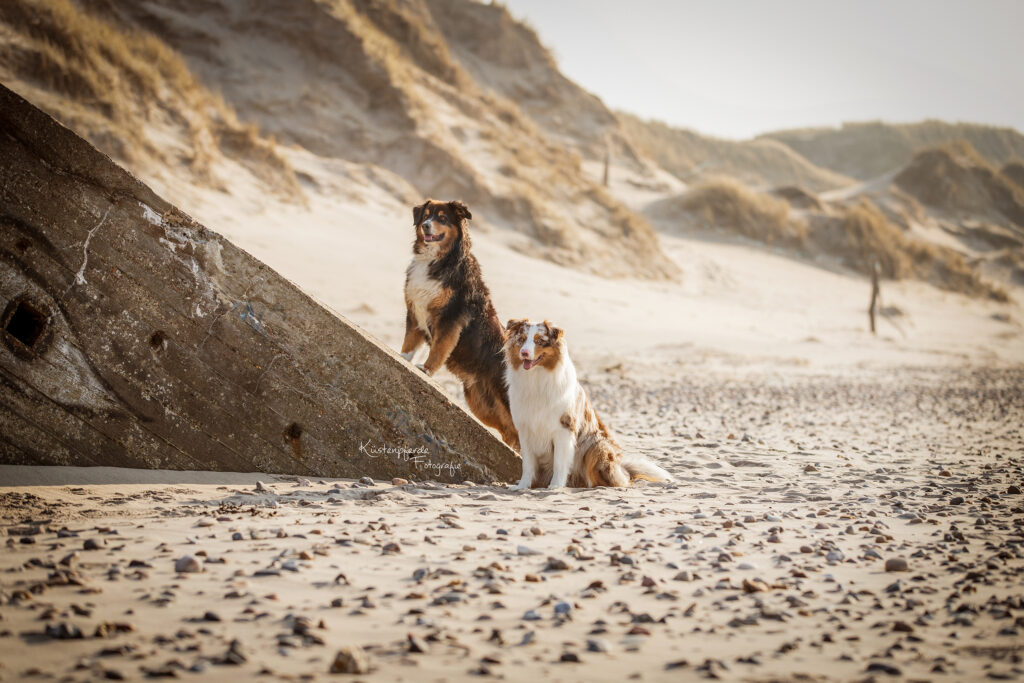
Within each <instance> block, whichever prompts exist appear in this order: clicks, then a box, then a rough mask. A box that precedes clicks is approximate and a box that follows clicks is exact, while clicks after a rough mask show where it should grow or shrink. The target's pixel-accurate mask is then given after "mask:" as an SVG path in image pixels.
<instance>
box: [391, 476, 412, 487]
mask: <svg viewBox="0 0 1024 683" xmlns="http://www.w3.org/2000/svg"><path fill="white" fill-rule="evenodd" d="M391 483H392V485H394V486H404V485H406V484H408V483H409V480H408V479H402V478H401V477H395V478H394V479H392V480H391Z"/></svg>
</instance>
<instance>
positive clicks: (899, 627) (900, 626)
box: [892, 621, 914, 633]
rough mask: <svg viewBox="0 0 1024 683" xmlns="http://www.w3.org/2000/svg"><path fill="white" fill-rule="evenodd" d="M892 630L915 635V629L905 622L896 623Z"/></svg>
mask: <svg viewBox="0 0 1024 683" xmlns="http://www.w3.org/2000/svg"><path fill="white" fill-rule="evenodd" d="M892 630H893V631H897V632H899V633H913V632H914V627H913V626H911V625H910V624H908V623H907V622H905V621H894V622H893V624H892Z"/></svg>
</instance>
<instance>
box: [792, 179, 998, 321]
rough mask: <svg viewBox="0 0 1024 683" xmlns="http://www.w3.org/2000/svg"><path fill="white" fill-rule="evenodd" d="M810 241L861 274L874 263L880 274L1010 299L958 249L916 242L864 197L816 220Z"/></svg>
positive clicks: (946, 288)
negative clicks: (830, 217)
mask: <svg viewBox="0 0 1024 683" xmlns="http://www.w3.org/2000/svg"><path fill="white" fill-rule="evenodd" d="M817 226H818V229H816V230H814V231H812V233H811V234H810V236H809V237H810V239H809V243H810V244H811V245H814V246H816V247H818V248H820V249H821V250H823V251H825V252H826V253H829V254H831V255H833V256H837V257H840V258H842V259H843V260H844V262H845V263H846V264H847V265H848V266H850V267H852V268H853V269H854V270H857V271H859V272H861V273H863V274H865V275H870V273H871V270H872V268H873V267H874V264H875V263H878V265H879V269H880V271H881V274H882V276H883V277H887V278H891V279H894V280H902V279H907V278H916V279H920V280H924V281H925V282H929V283H931V284H933V285H935V286H936V287H939V288H940V289H945V290H948V291H952V292H960V293H963V294H967V295H969V296H984V297H988V298H991V299H994V300H996V301H1007V300H1008V299H1009V297H1008V295H1007V293H1006V291H1005V290H1003V289H1001V288H1000V287H997V286H996V285H993V284H992V283H989V282H986V281H985V280H982V278H981V276H980V275H979V273H978V272H977V271H976V270H975V269H974V268H972V267H971V266H970V265H969V264H968V263H967V262H966V261H965V260H964V257H963V255H961V254H960V253H958V252H956V251H954V250H952V249H949V248H946V247H941V246H938V245H934V244H929V243H926V242H922V241H920V240H915V239H912V238H910V237H908V236H907V234H906V233H904V232H903V231H902V230H900V228H898V227H897V226H895V225H893V224H892V223H891V222H889V221H888V220H887V219H886V217H885V215H884V214H883V213H882V212H881V211H880V210H879V209H878V207H876V206H875V205H874V204H873V203H871V202H870V201H869V200H867V199H863V198H862V199H860V200H859V201H857V202H855V203H853V204H851V205H848V206H846V207H844V208H843V212H842V214H841V216H840V217H839V218H838V219H833V220H831V221H823V222H819V223H817Z"/></svg>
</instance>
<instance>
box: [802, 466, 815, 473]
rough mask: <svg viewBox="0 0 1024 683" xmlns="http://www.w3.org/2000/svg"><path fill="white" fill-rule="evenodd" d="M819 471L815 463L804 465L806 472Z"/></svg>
mask: <svg viewBox="0 0 1024 683" xmlns="http://www.w3.org/2000/svg"><path fill="white" fill-rule="evenodd" d="M817 471H818V468H817V467H815V466H814V465H806V466H804V472H817Z"/></svg>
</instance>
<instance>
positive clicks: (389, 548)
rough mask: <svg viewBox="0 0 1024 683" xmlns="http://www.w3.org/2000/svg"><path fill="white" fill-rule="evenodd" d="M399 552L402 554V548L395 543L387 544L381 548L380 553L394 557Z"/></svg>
mask: <svg viewBox="0 0 1024 683" xmlns="http://www.w3.org/2000/svg"><path fill="white" fill-rule="evenodd" d="M400 552H402V546H400V545H398V544H397V543H388V544H387V545H385V546H384V547H383V548H381V553H382V554H384V555H394V554H396V553H400Z"/></svg>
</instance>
